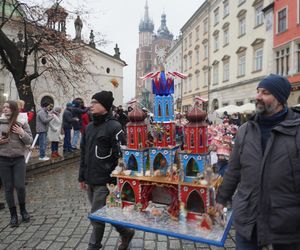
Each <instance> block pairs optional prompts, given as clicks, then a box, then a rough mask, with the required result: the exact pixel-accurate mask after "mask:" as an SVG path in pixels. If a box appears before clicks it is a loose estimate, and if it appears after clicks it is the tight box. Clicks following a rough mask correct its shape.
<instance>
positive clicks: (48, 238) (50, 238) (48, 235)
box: [43, 234, 57, 241]
mask: <svg viewBox="0 0 300 250" xmlns="http://www.w3.org/2000/svg"><path fill="white" fill-rule="evenodd" d="M56 238H57V235H55V234H47V235H46V236H45V237H44V238H43V239H44V240H51V241H54V240H55V239H56Z"/></svg>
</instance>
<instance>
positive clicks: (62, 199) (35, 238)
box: [0, 165, 235, 250]
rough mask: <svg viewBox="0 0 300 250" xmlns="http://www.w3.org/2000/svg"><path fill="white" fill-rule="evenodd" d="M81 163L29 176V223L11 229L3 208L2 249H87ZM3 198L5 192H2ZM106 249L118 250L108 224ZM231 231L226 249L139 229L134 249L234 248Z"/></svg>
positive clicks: (0, 214)
mask: <svg viewBox="0 0 300 250" xmlns="http://www.w3.org/2000/svg"><path fill="white" fill-rule="evenodd" d="M77 172H78V165H77V166H64V167H61V168H59V169H55V170H50V171H49V172H47V173H44V174H39V175H35V176H32V177H30V178H28V184H27V207H28V210H29V212H30V214H31V216H32V218H31V221H30V222H29V223H21V224H20V226H19V227H17V228H10V227H9V226H8V222H9V211H8V209H7V208H5V209H4V210H1V211H0V250H1V249H9V250H15V249H54V250H58V249H87V242H88V240H89V236H90V233H91V226H90V223H89V220H88V219H87V214H88V211H89V204H88V201H87V199H86V194H85V192H83V191H80V190H79V188H78V182H77ZM0 200H3V191H2V190H1V191H0ZM102 243H104V249H105V250H108V249H117V246H118V244H119V238H118V233H117V232H116V231H115V230H113V229H112V227H111V226H110V225H109V224H107V226H106V229H105V234H104V238H103V242H102ZM234 247H235V243H234V231H233V230H231V231H230V234H229V236H228V239H227V240H226V243H225V248H218V247H214V246H208V245H206V244H199V243H194V242H192V241H183V240H178V239H176V238H172V237H167V236H163V235H159V234H153V233H145V232H143V231H136V234H135V236H134V239H133V240H132V243H131V247H130V249H155V250H164V249H189V250H193V249H202V250H208V249H234Z"/></svg>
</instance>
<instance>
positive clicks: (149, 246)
mask: <svg viewBox="0 0 300 250" xmlns="http://www.w3.org/2000/svg"><path fill="white" fill-rule="evenodd" d="M155 248H156V242H155V241H153V240H152V241H149V240H145V242H144V249H147V250H148V249H149V250H154V249H155Z"/></svg>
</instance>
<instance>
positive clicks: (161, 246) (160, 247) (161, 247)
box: [156, 242, 168, 250]
mask: <svg viewBox="0 0 300 250" xmlns="http://www.w3.org/2000/svg"><path fill="white" fill-rule="evenodd" d="M156 245H157V250H165V249H167V248H168V244H167V242H157V244H156Z"/></svg>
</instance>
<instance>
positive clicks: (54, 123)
mask: <svg viewBox="0 0 300 250" xmlns="http://www.w3.org/2000/svg"><path fill="white" fill-rule="evenodd" d="M60 113H61V108H59V107H56V108H54V109H53V110H52V114H53V119H52V120H51V121H50V124H49V131H48V139H49V141H51V152H52V153H51V157H52V158H57V157H61V156H60V155H59V153H58V143H59V141H60V135H61V124H62V120H61V118H60Z"/></svg>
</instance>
